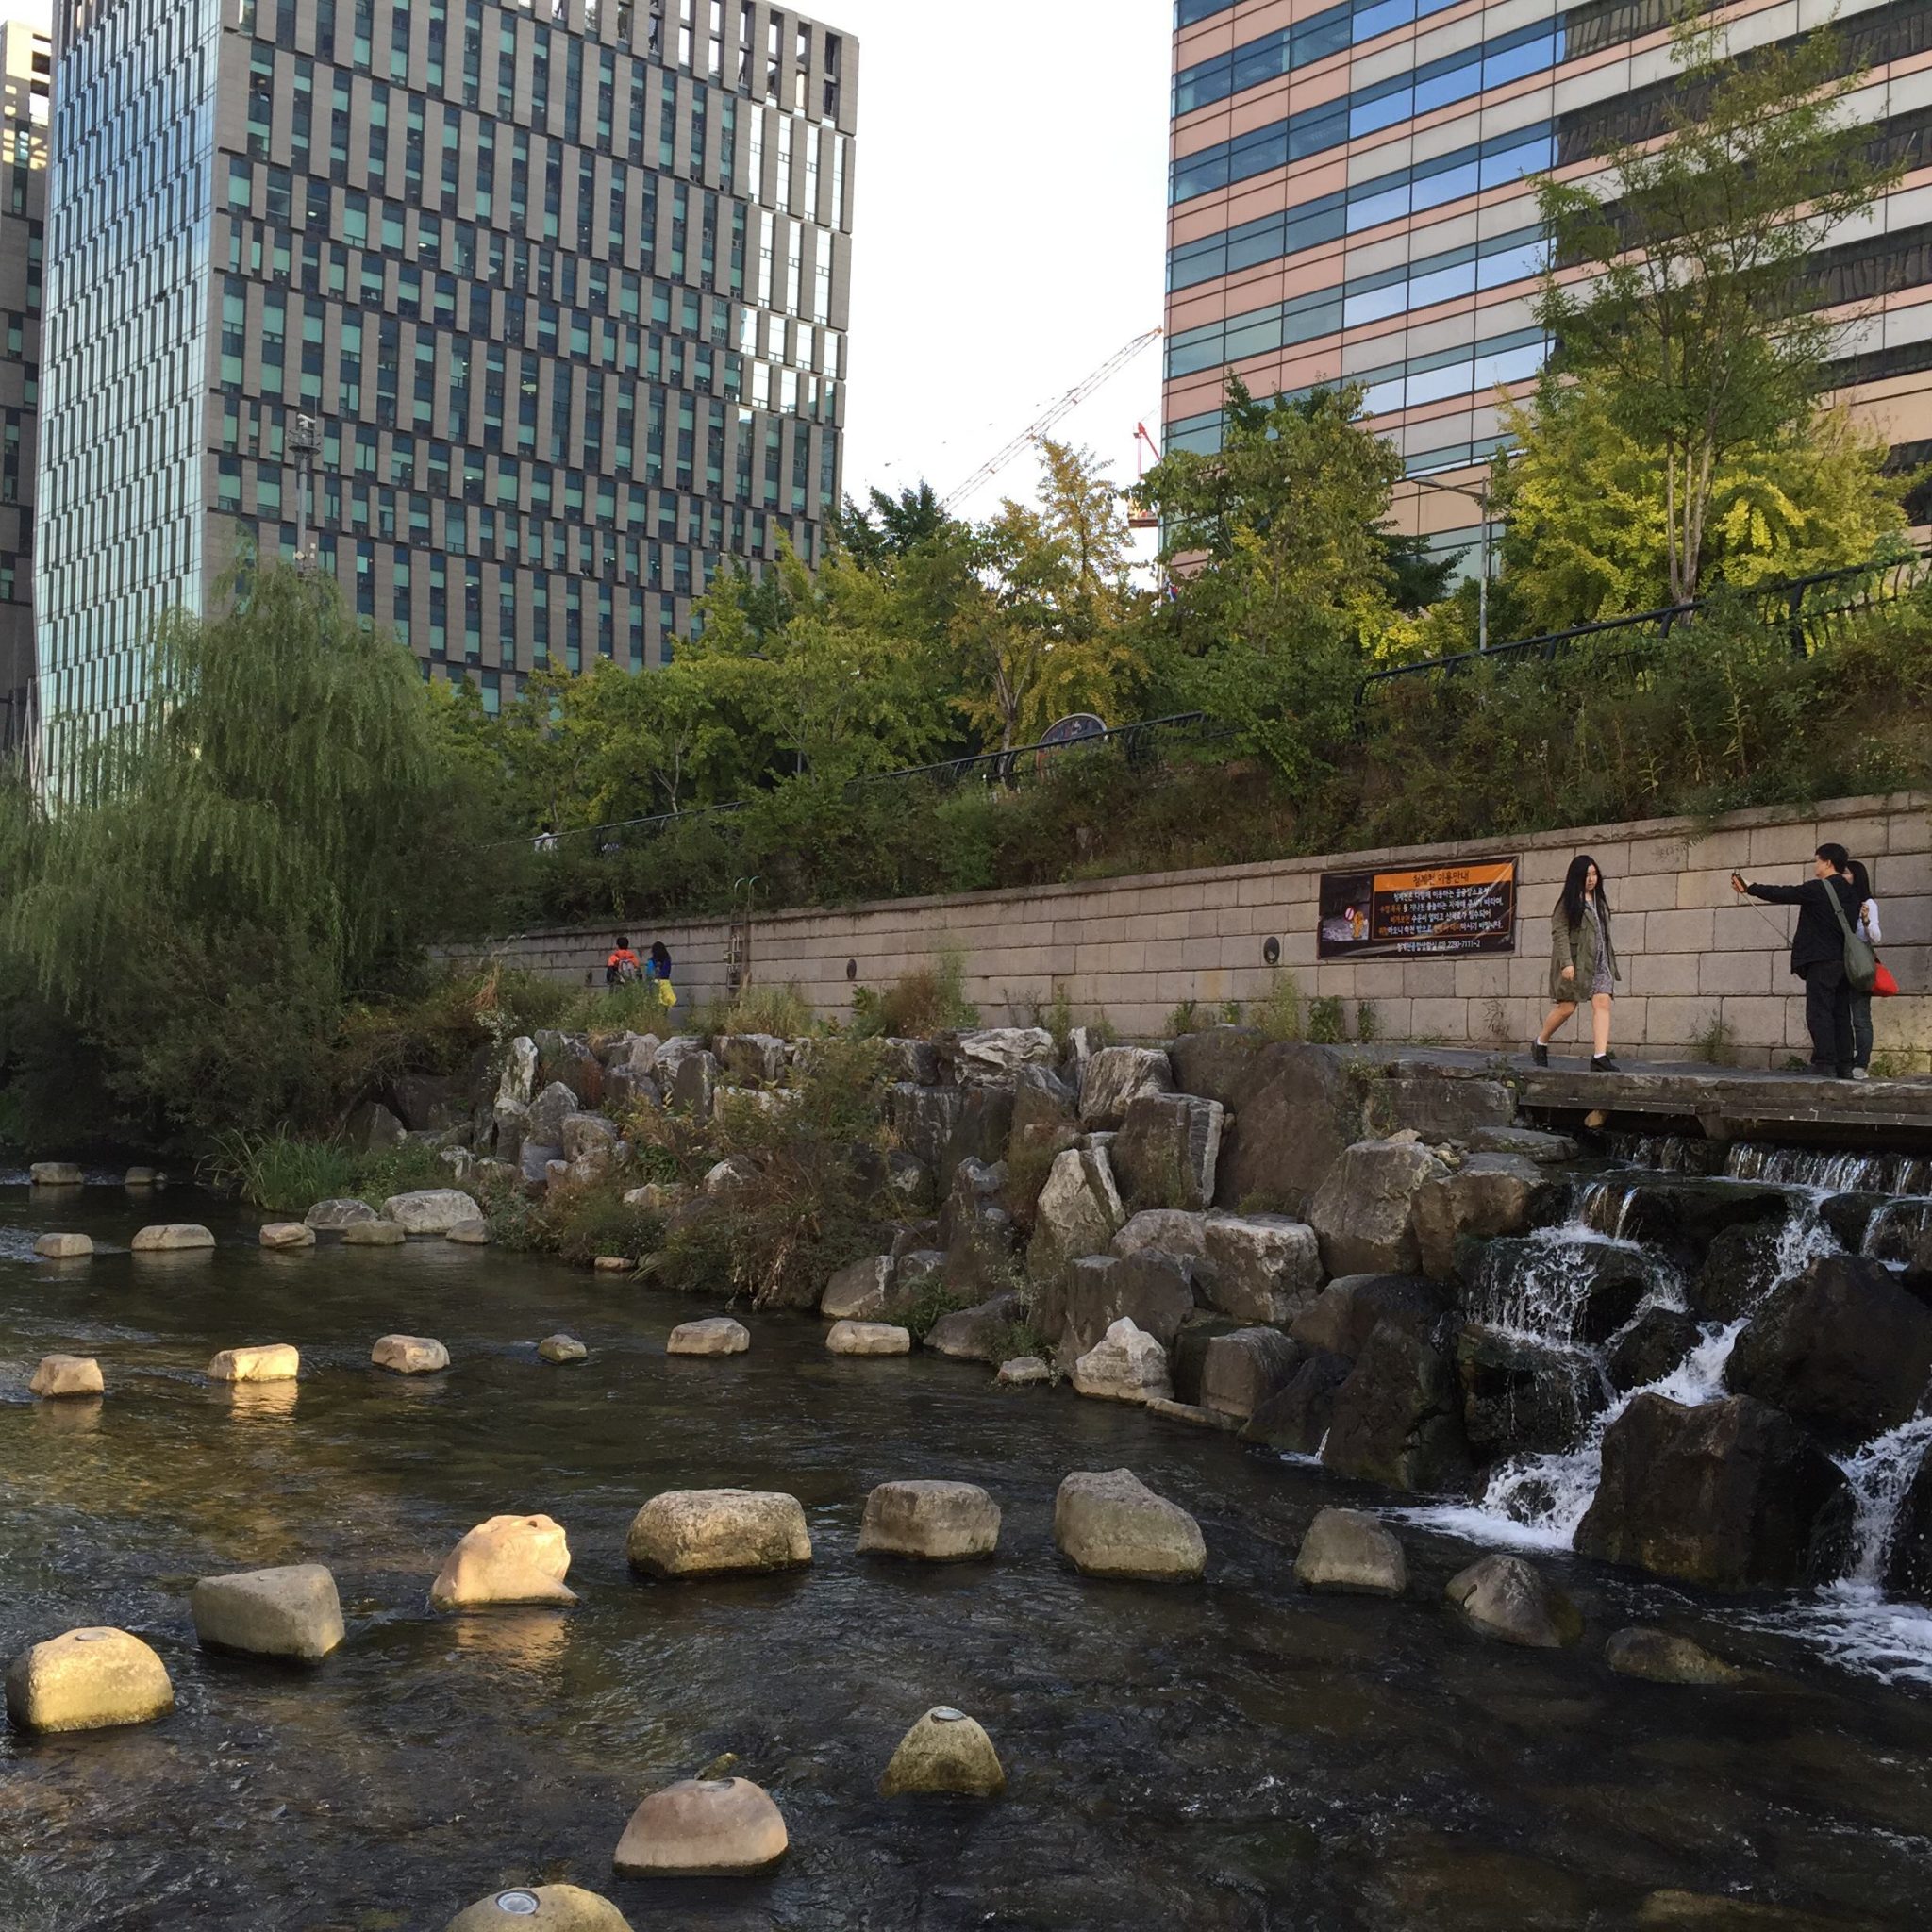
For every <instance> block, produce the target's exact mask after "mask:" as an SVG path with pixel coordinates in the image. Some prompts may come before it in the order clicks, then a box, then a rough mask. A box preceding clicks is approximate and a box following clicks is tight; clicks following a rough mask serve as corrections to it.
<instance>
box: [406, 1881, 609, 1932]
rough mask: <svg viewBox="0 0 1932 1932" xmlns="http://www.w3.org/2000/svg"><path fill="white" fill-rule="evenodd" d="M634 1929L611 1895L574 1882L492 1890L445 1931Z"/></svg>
mask: <svg viewBox="0 0 1932 1932" xmlns="http://www.w3.org/2000/svg"><path fill="white" fill-rule="evenodd" d="M524 1927H532V1928H534V1932H631V1926H630V1921H629V1920H628V1919H626V1918H625V1916H624V1914H623V1913H622V1912H620V1911H619V1910H618V1909H617V1907H615V1906H614V1905H612V1904H611V1903H610V1901H609V1900H608V1898H599V1897H598V1896H597V1894H596V1893H595V1892H594V1891H585V1890H582V1888H581V1887H579V1886H575V1885H532V1886H529V1887H527V1888H525V1887H513V1888H512V1889H511V1890H508V1891H492V1892H491V1894H490V1896H489V1897H488V1898H479V1899H478V1900H477V1901H476V1903H475V1905H473V1906H469V1907H465V1908H464V1909H463V1910H462V1911H460V1912H458V1914H457V1915H456V1917H455V1918H454V1919H452V1920H451V1921H450V1922H449V1924H447V1925H445V1926H444V1927H443V1932H512V1928H518V1932H521V1928H524Z"/></svg>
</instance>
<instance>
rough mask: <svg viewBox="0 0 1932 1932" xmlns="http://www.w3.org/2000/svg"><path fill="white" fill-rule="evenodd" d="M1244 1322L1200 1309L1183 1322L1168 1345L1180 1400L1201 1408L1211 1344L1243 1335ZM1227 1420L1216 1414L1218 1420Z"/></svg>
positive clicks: (1169, 1366)
mask: <svg viewBox="0 0 1932 1932" xmlns="http://www.w3.org/2000/svg"><path fill="white" fill-rule="evenodd" d="M1241 1325H1242V1324H1241V1323H1239V1322H1237V1321H1235V1320H1233V1319H1232V1318H1231V1317H1230V1316H1227V1315H1215V1314H1204V1313H1202V1312H1201V1311H1200V1310H1199V1309H1196V1310H1195V1312H1194V1313H1193V1314H1191V1315H1190V1316H1189V1317H1188V1318H1187V1320H1186V1321H1185V1322H1183V1323H1182V1324H1181V1325H1180V1332H1179V1334H1177V1335H1176V1336H1175V1337H1174V1340H1173V1341H1171V1342H1170V1343H1168V1344H1167V1367H1168V1374H1170V1375H1171V1376H1172V1377H1173V1380H1174V1400H1175V1401H1176V1402H1179V1403H1183V1404H1186V1405H1188V1406H1190V1407H1200V1404H1201V1374H1202V1372H1203V1371H1204V1370H1205V1369H1206V1368H1207V1366H1208V1344H1209V1343H1210V1342H1215V1341H1220V1340H1221V1338H1222V1337H1223V1336H1224V1335H1238V1334H1240V1333H1241ZM1105 1332H1106V1331H1105V1330H1103V1331H1102V1333H1105ZM1070 1359H1071V1357H1070ZM1202 1412H1203V1413H1204V1414H1205V1413H1207V1411H1206V1410H1203V1411H1202ZM1225 1420H1226V1418H1225V1417H1222V1416H1217V1417H1216V1421H1217V1422H1223V1421H1225Z"/></svg>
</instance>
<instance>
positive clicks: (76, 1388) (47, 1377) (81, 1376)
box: [26, 1355, 108, 1400]
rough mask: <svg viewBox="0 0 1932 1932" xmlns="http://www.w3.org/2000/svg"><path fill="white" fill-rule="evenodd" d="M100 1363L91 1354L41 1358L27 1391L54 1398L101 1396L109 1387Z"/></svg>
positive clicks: (50, 1398) (49, 1398) (31, 1393)
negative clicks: (64, 1396)
mask: <svg viewBox="0 0 1932 1932" xmlns="http://www.w3.org/2000/svg"><path fill="white" fill-rule="evenodd" d="M107 1386H108V1385H107V1384H106V1383H105V1382H104V1381H103V1380H102V1379H101V1365H100V1363H99V1362H97V1361H96V1360H95V1359H94V1358H93V1357H92V1356H91V1355H49V1356H42V1357H41V1365H40V1367H39V1368H37V1369H36V1370H35V1371H34V1377H33V1380H32V1381H31V1382H29V1383H28V1384H27V1385H26V1387H27V1393H28V1394H29V1395H39V1396H42V1397H45V1398H47V1399H48V1400H52V1399H53V1398H55V1397H57V1396H62V1395H99V1394H100V1393H102V1391H104V1390H105V1389H106V1388H107Z"/></svg>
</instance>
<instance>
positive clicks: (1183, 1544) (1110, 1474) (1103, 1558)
mask: <svg viewBox="0 0 1932 1932" xmlns="http://www.w3.org/2000/svg"><path fill="white" fill-rule="evenodd" d="M1053 1540H1054V1541H1055V1542H1056V1543H1058V1545H1059V1548H1060V1550H1061V1552H1062V1553H1063V1554H1064V1555H1065V1556H1066V1557H1068V1558H1069V1560H1070V1561H1071V1562H1072V1563H1073V1564H1074V1567H1075V1568H1076V1569H1078V1570H1080V1571H1081V1572H1082V1573H1084V1574H1086V1575H1089V1576H1124V1577H1134V1578H1138V1579H1141V1580H1142V1581H1145V1582H1151V1583H1165V1582H1185V1581H1191V1580H1192V1579H1193V1578H1195V1577H1198V1576H1199V1575H1200V1574H1201V1573H1202V1572H1203V1571H1204V1570H1205V1569H1206V1568H1207V1565H1208V1546H1207V1544H1206V1543H1205V1542H1204V1541H1202V1537H1201V1525H1200V1524H1198V1523H1196V1522H1195V1521H1194V1519H1193V1518H1192V1517H1191V1516H1190V1515H1189V1514H1188V1512H1187V1511H1186V1510H1185V1509H1183V1508H1181V1507H1179V1505H1177V1504H1174V1503H1170V1502H1169V1501H1167V1499H1166V1498H1165V1497H1164V1496H1157V1495H1156V1494H1155V1493H1154V1491H1152V1490H1150V1489H1149V1488H1148V1487H1147V1486H1146V1484H1145V1483H1143V1482H1142V1481H1141V1479H1140V1477H1139V1476H1137V1475H1136V1474H1134V1473H1133V1471H1132V1470H1130V1469H1110V1470H1080V1471H1076V1472H1075V1473H1074V1474H1072V1475H1070V1476H1068V1477H1067V1478H1066V1480H1065V1481H1064V1482H1062V1483H1061V1484H1060V1487H1059V1492H1058V1495H1057V1496H1056V1497H1055V1498H1054V1506H1053Z"/></svg>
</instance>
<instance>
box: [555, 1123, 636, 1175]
mask: <svg viewBox="0 0 1932 1932" xmlns="http://www.w3.org/2000/svg"><path fill="white" fill-rule="evenodd" d="M620 1138H621V1136H620V1135H619V1134H618V1131H617V1123H616V1122H615V1121H613V1120H612V1119H611V1118H610V1117H609V1115H608V1114H602V1113H590V1112H579V1113H567V1114H565V1115H564V1117H563V1128H562V1132H561V1135H560V1137H559V1141H558V1144H559V1145H560V1146H561V1147H562V1149H563V1158H565V1159H566V1160H588V1161H591V1162H592V1163H593V1164H594V1163H597V1162H600V1161H601V1162H604V1163H607V1164H608V1161H609V1160H610V1158H611V1156H612V1153H613V1151H614V1150H615V1148H616V1146H617V1143H618V1141H619V1140H620Z"/></svg>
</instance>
